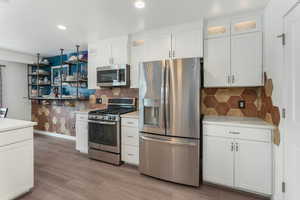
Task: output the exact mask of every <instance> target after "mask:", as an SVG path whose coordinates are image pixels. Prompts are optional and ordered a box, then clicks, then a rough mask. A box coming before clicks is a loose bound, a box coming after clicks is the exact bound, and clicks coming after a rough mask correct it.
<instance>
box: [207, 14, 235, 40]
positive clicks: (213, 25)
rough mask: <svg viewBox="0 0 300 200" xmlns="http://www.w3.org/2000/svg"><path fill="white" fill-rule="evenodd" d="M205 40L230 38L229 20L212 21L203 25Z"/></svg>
mask: <svg viewBox="0 0 300 200" xmlns="http://www.w3.org/2000/svg"><path fill="white" fill-rule="evenodd" d="M204 34H205V39H209V38H218V37H227V36H230V20H229V19H225V20H213V21H207V22H206V23H205V29H204Z"/></svg>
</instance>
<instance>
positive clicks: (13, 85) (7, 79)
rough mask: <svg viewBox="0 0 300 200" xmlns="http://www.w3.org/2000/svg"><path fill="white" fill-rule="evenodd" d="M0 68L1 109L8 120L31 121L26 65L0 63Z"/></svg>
mask: <svg viewBox="0 0 300 200" xmlns="http://www.w3.org/2000/svg"><path fill="white" fill-rule="evenodd" d="M0 64H1V65H6V67H4V68H2V98H3V107H7V108H8V116H7V117H9V118H14V119H25V120H31V103H30V101H29V100H28V98H27V96H28V95H27V94H28V92H27V91H28V86H27V65H26V64H21V63H15V62H6V61H0Z"/></svg>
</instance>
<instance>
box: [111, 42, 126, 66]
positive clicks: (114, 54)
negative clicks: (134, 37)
mask: <svg viewBox="0 0 300 200" xmlns="http://www.w3.org/2000/svg"><path fill="white" fill-rule="evenodd" d="M110 44H111V61H110V62H112V64H128V63H129V62H128V36H123V37H118V38H113V39H111V40H110Z"/></svg>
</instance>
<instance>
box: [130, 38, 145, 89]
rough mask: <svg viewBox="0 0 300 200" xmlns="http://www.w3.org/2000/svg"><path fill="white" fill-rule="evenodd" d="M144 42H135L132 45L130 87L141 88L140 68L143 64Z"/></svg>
mask: <svg viewBox="0 0 300 200" xmlns="http://www.w3.org/2000/svg"><path fill="white" fill-rule="evenodd" d="M144 43H145V42H144V40H134V41H133V42H132V44H131V65H130V87H131V88H139V67H140V64H141V63H142V62H143V52H144Z"/></svg>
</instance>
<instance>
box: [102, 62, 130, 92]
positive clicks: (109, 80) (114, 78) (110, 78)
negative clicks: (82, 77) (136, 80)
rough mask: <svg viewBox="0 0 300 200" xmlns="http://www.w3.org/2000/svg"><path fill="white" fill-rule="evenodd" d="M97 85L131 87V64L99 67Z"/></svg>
mask: <svg viewBox="0 0 300 200" xmlns="http://www.w3.org/2000/svg"><path fill="white" fill-rule="evenodd" d="M97 86H99V87H129V86H130V66H129V65H110V66H104V67H98V68H97Z"/></svg>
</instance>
